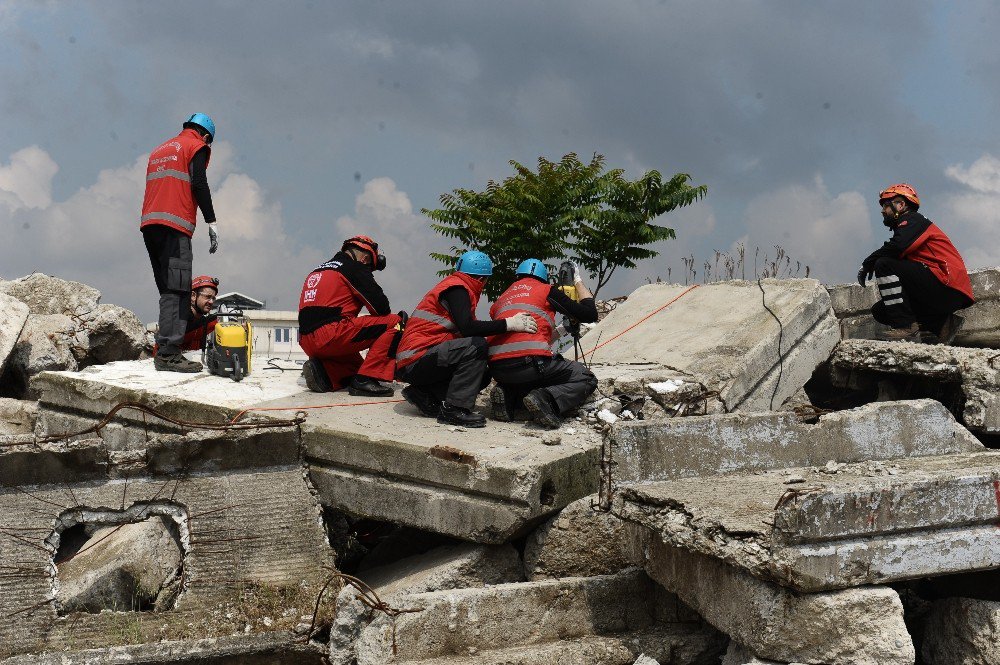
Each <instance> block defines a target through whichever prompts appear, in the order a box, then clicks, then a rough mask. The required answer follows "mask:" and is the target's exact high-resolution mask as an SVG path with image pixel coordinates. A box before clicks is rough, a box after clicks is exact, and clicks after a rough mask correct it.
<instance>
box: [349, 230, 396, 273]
mask: <svg viewBox="0 0 1000 665" xmlns="http://www.w3.org/2000/svg"><path fill="white" fill-rule="evenodd" d="M348 247H354V248H356V249H360V250H361V251H362V252H368V253H369V254H371V257H372V270H383V269H385V263H386V261H385V255H384V254H379V253H378V243H377V242H375V241H374V240H372V239H371V238H369V237H368V236H354V237H352V238H348V239H347V240H345V241H344V245H343V246H342V247H341V248H340V249H341V251H343V250H346V249H347V248H348Z"/></svg>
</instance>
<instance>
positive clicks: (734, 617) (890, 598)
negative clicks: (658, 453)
mask: <svg viewBox="0 0 1000 665" xmlns="http://www.w3.org/2000/svg"><path fill="white" fill-rule="evenodd" d="M646 571H647V572H648V573H649V576H650V577H651V578H653V579H654V580H655V581H657V582H659V583H660V584H662V585H663V586H664V587H665V588H666V589H667V590H669V591H672V592H674V593H676V594H677V595H678V596H679V597H680V599H681V600H682V601H684V602H685V603H687V604H688V605H690V606H691V607H692V608H693V609H694V610H695V611H696V612H698V613H699V614H700V615H701V616H703V617H704V618H705V620H706V621H707V622H708V623H710V624H712V625H713V626H715V627H716V628H718V629H719V630H721V631H723V632H724V633H727V634H728V635H729V636H730V637H731V638H732V639H733V640H735V641H737V642H739V643H741V644H744V645H746V646H747V647H748V648H750V649H751V650H752V651H753V652H754V653H756V654H758V655H759V656H760V657H762V658H766V659H769V660H776V661H779V662H786V663H788V662H794V661H796V660H799V661H804V662H807V663H833V664H844V665H847V664H851V665H890V664H899V665H912V664H913V661H914V658H915V652H914V648H913V642H912V640H911V639H910V636H909V634H908V633H907V632H906V626H905V624H904V623H903V606H902V603H901V602H900V600H899V596H898V595H897V594H896V592H895V591H893V590H892V589H890V588H888V587H880V586H863V587H858V588H853V589H845V590H841V591H832V592H826V593H808V594H800V593H796V592H795V591H792V590H790V589H786V588H784V587H781V586H779V585H777V584H774V583H771V582H766V581H764V580H760V579H758V578H756V577H754V576H752V575H750V574H748V573H746V572H744V571H742V570H739V569H737V568H735V567H733V566H730V565H728V564H727V563H725V562H723V561H720V560H719V559H716V558H713V557H710V556H705V555H703V554H696V553H694V552H689V551H687V550H684V549H681V548H679V547H673V546H671V545H668V544H666V543H664V542H663V541H662V540H660V539H659V538H657V537H655V535H654V536H653V537H652V538H651V539H650V544H649V556H648V559H647V562H646ZM834 627H835V629H834Z"/></svg>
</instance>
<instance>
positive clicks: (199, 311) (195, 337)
mask: <svg viewBox="0 0 1000 665" xmlns="http://www.w3.org/2000/svg"><path fill="white" fill-rule="evenodd" d="M217 295H219V280H218V279H217V278H215V277H209V276H208V275H199V276H198V277H195V278H194V279H193V280H191V313H190V316H189V318H188V320H187V326H186V329H185V331H184V339H183V341H181V350H182V351H198V350H201V349H204V348H205V344H206V342H207V340H208V336H209V334H211V332H212V331H213V330H215V324H216V322H217V319H218V317H217V316H216V315H215V314H213V313H212V307H213V306H214V305H215V297H216V296H217ZM159 352H160V346H159V344H157V345H156V346H154V347H153V355H154V356H155V355H156V354H158V353H159Z"/></svg>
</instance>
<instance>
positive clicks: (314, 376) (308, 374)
mask: <svg viewBox="0 0 1000 665" xmlns="http://www.w3.org/2000/svg"><path fill="white" fill-rule="evenodd" d="M302 376H303V377H305V380H306V388H308V389H309V390H311V391H313V392H314V393H328V392H330V391H332V390H333V384H332V383H330V377H328V376H327V375H326V370H325V369H323V363H321V362H320V361H318V360H307V361H305V362H304V363H303V364H302Z"/></svg>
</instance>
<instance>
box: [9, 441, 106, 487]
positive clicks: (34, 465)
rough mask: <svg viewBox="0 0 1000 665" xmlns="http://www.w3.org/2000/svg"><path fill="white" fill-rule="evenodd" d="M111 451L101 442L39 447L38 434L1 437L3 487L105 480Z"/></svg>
mask: <svg viewBox="0 0 1000 665" xmlns="http://www.w3.org/2000/svg"><path fill="white" fill-rule="evenodd" d="M108 465H109V459H108V447H107V446H106V445H105V444H104V441H102V440H101V439H97V438H91V439H80V440H77V441H62V442H58V443H39V442H38V441H37V439H36V438H35V435H34V434H12V435H4V436H0V487H20V486H22V485H53V484H64V483H76V482H82V481H85V480H90V479H98V478H104V477H106V476H107V474H108Z"/></svg>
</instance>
